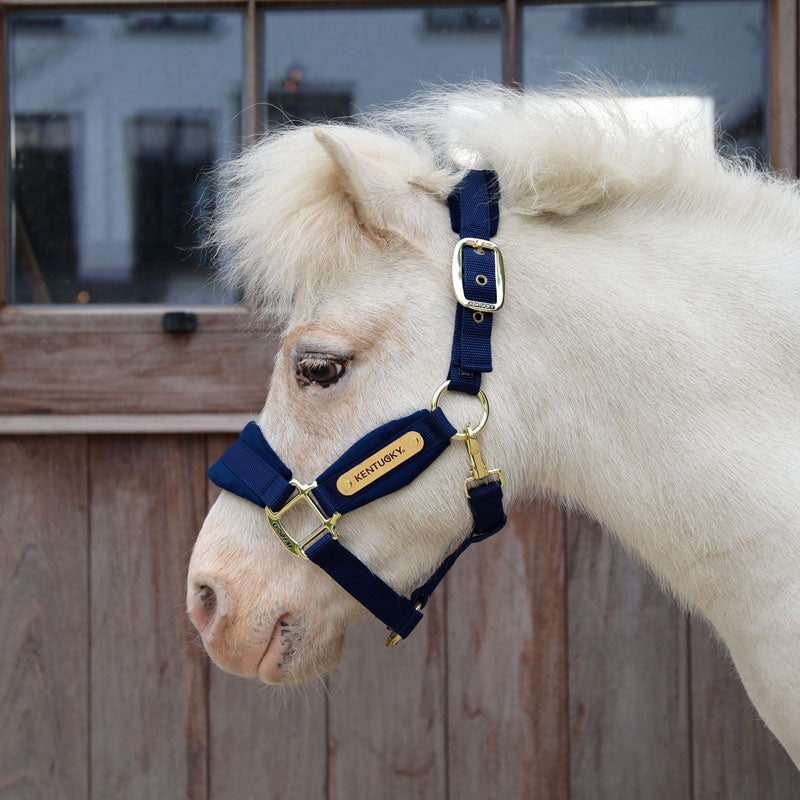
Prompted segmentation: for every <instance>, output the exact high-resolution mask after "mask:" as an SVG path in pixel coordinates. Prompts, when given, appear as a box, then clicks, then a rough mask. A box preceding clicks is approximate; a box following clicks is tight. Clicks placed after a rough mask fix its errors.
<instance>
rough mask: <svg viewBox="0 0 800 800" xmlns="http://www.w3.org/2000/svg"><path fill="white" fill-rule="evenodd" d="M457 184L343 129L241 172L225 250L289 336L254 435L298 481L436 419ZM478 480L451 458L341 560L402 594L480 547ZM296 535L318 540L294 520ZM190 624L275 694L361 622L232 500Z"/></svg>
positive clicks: (368, 520)
mask: <svg viewBox="0 0 800 800" xmlns="http://www.w3.org/2000/svg"><path fill="white" fill-rule="evenodd" d="M457 180H458V175H456V174H454V173H453V172H452V171H444V170H442V171H440V170H438V169H437V168H436V166H435V165H434V164H433V161H432V158H431V157H430V155H429V154H427V155H426V153H425V152H424V151H423V150H420V149H418V147H417V146H415V145H414V144H413V143H412V142H410V141H409V140H408V139H406V138H403V137H400V136H397V135H392V134H389V133H386V132H379V131H375V130H365V129H360V128H354V127H345V126H324V127H315V128H311V127H307V128H299V129H296V130H292V131H290V132H287V133H284V134H282V135H280V136H277V137H272V138H268V139H266V140H265V141H264V142H263V143H262V144H260V145H258V146H256V147H254V148H253V149H251V150H249V151H248V152H247V153H246V154H245V155H244V156H243V157H242V158H240V159H239V160H238V161H237V162H235V163H233V164H231V165H229V167H228V173H227V175H226V176H225V192H224V193H223V195H222V198H221V206H220V214H219V217H218V221H217V229H216V237H217V240H218V241H219V242H220V243H221V244H222V247H223V248H224V251H225V252H224V256H225V258H226V259H227V262H228V263H229V264H230V267H229V270H230V272H229V275H230V276H231V277H233V278H234V279H235V280H236V282H237V283H238V284H239V285H240V286H243V287H244V290H245V292H246V295H247V297H248V298H249V299H250V301H251V303H253V304H254V305H257V306H258V307H260V308H263V309H266V310H267V311H268V313H269V314H270V315H271V317H272V318H273V319H275V318H280V319H281V321H282V323H283V328H282V335H281V346H280V351H279V354H278V357H277V359H276V362H275V367H274V370H273V373H272V382H271V386H270V389H269V393H268V396H267V400H266V405H265V406H264V409H263V411H262V413H261V415H260V417H259V419H258V425H259V427H260V428H261V430H262V432H263V433H264V435H265V436H266V437H267V438H268V440H269V442H270V444H271V445H272V447H273V448H274V449H275V451H276V452H277V453H278V454H279V456H280V457H281V459H282V460H283V461H284V462H285V463H286V464H287V466H289V468H290V469H291V470H292V472H293V474H294V475H295V477H297V478H298V479H299V480H300V481H302V482H310V481H311V480H313V478H314V477H315V476H316V475H318V474H319V473H320V472H322V471H323V469H324V468H325V467H327V466H328V465H329V464H330V463H331V462H332V461H334V460H335V458H336V457H337V456H338V455H340V454H341V453H342V452H344V451H345V450H346V449H347V448H348V447H349V446H350V445H351V444H352V443H353V442H354V441H355V440H356V439H358V438H359V437H361V436H362V435H364V434H365V433H367V432H368V431H370V430H372V429H373V428H375V427H377V426H378V425H380V424H382V423H384V422H387V421H389V420H392V419H395V418H398V417H403V416H405V415H407V414H409V413H411V412H413V411H416V410H417V409H420V408H423V407H426V406H427V404H428V403H429V401H430V396H431V394H432V392H433V390H434V389H435V388H436V386H437V385H438V384H439V383H441V381H442V380H444V378H445V377H446V373H447V367H448V364H449V354H450V344H451V340H452V319H453V309H454V299H453V293H452V284H451V279H450V267H449V263H450V258H451V254H452V249H453V243H454V241H455V239H456V238H457V237H456V236H455V234H453V232H452V230H451V227H450V218H449V212H448V209H447V204H446V198H447V195H448V194H449V192H450V191H451V189H452V187H453V185H454V184H455V183H456V181H457ZM459 403H461V405H459ZM445 405H446V406H447V409H448V413H450V412H451V410H453V416H452V419H453V420H454V423H455V420H457V419H459V413H463V415H464V423H466V422H467V421H469V418H470V416H471V417H472V418H474V419H473V423H477V420H478V417H479V416H480V405H479V404H478V403H477V401H476V400H474V399H471V400H470V399H466V398H465V399H462V400H461V401H458V400H455V399H452V400H451V399H448V400H446V401H445ZM461 406H463V411H462V407H461ZM455 409H458V411H455ZM451 449H452V448H451ZM467 466H468V463H467V459H466V457H465V455H464V454H463V453H459V454H458V455H455V454H453V453H450V452H448V453H445V455H444V456H443V457H442V458H440V459H439V460H438V461H437V462H436V463H434V465H433V466H432V467H431V468H430V469H428V470H426V471H425V473H424V474H423V475H422V476H421V477H420V478H418V479H417V480H416V481H415V482H414V483H413V484H412V485H411V486H409V487H407V488H406V489H405V490H402V491H400V492H398V493H396V494H395V495H392V496H389V497H386V498H383V499H381V500H380V501H377V502H375V503H372V504H370V505H368V506H366V507H364V508H361V509H358V510H356V511H353V512H352V513H349V514H347V515H346V517H344V518H343V519H342V521H341V522H340V523H339V526H338V531H339V535H340V539H341V541H342V543H343V544H344V545H345V546H346V547H347V548H348V549H350V550H351V551H352V552H353V553H354V554H355V555H356V556H357V557H358V558H359V559H361V560H362V561H363V562H364V563H365V564H367V565H368V566H369V568H370V569H371V570H372V571H373V572H375V573H376V574H378V575H379V576H380V577H381V578H383V580H385V581H386V582H387V583H388V584H389V585H391V586H392V587H393V588H394V589H396V590H397V591H398V592H400V593H404V594H407V593H408V592H409V591H410V590H411V589H413V588H414V587H415V586H416V585H419V584H420V583H422V582H423V581H424V580H425V579H426V578H427V577H428V576H429V575H430V574H431V572H432V571H433V570H434V569H435V567H436V566H437V565H438V564H439V563H440V562H441V561H442V560H443V558H444V557H445V556H446V554H447V552H448V550H450V549H452V547H453V546H454V545H455V543H456V542H457V541H458V540H459V539H461V538H463V536H464V535H465V534H466V532H467V531H468V530H469V527H470V519H471V517H470V514H469V509H468V506H467V504H466V502H465V500H464V496H463V492H462V489H461V484H462V482H463V479H464V477H465V473H468V469H467ZM309 511H310V509H309ZM286 526H287V528H292V529H294V531H295V532H296V533H297V534H299V533H300V532H302V531H303V530H307V531H311V530H313V527H315V526H314V522H313V520H312V519H310V517H309V516H305V515H304V514H303V513H302V511H299V510H298V511H297V512H295V511H292V512H291V513H290V514H289V515H288V516H287V521H286ZM304 526H305V527H304ZM188 607H189V613H190V615H191V617H192V620H193V621H194V623H195V625H196V626H197V627H198V629H199V630H200V632H201V635H202V637H203V641H204V644H205V646H206V649H207V650H208V652H209V653H210V654H211V656H212V657H213V658H214V660H215V661H216V662H217V663H218V664H219V665H220V666H221V667H223V668H225V669H227V670H229V671H232V672H236V673H239V674H242V675H246V676H254V675H258V677H260V678H261V679H262V680H264V681H267V682H278V681H297V680H302V679H305V678H308V677H310V676H313V675H316V674H320V673H322V672H324V671H326V670H328V669H330V668H331V667H332V666H333V665H334V664H335V663H336V662H337V661H338V659H339V656H340V653H341V649H342V644H343V640H344V632H345V628H346V626H347V625H348V624H349V623H350V622H351V621H352V620H354V619H355V618H357V617H359V616H361V615H363V614H365V613H366V612H365V611H364V609H363V608H362V607H361V606H360V605H359V604H358V603H357V602H356V601H355V600H354V599H353V598H352V597H351V596H350V595H349V594H347V593H346V592H345V591H344V590H343V589H341V588H340V587H339V586H338V585H337V584H336V583H335V582H334V581H333V580H332V579H331V578H330V577H328V576H327V575H326V574H325V573H324V572H323V571H322V570H320V569H319V568H317V567H316V566H315V565H314V564H312V563H311V562H309V561H306V560H303V559H300V558H297V557H295V556H294V555H292V554H291V553H289V552H288V551H287V550H286V549H285V548H284V547H283V545H282V544H281V542H280V541H279V540H278V539H277V538H276V536H275V535H274V534H273V532H272V530H271V528H270V526H269V523H268V520H267V519H266V516H265V514H264V511H263V509H261V508H260V507H258V506H256V505H254V504H252V503H250V502H248V501H246V500H244V499H242V498H240V497H238V496H236V495H233V494H231V493H228V492H225V491H223V492H222V494H221V495H220V497H219V499H218V500H217V501H216V503H215V504H214V506H213V508H212V509H211V510H210V512H209V514H208V517H207V518H206V520H205V523H204V525H203V528H202V530H201V531H200V535H199V537H198V540H197V543H196V545H195V548H194V553H193V555H192V560H191V565H190V570H189V584H188Z"/></svg>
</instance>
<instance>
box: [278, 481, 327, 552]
mask: <svg viewBox="0 0 800 800" xmlns="http://www.w3.org/2000/svg"><path fill="white" fill-rule="evenodd" d="M289 483H291V484H292V486H294V488H295V489H297V493H296V494H293V495H292V496H291V497H290V498H289V500H288V501H287V502H286V504H285V505H284V506H283V508H281V509H280V510H279V511H273V510H272V509H271V508H269V507H265V508H264V511H265V512H266V514H267V519H268V520H269V524H270V527H271V528H272V530H273V531H275V535H276V536H277V537H278V539H280V541H281V543H282V544H283V546H284V547H285V548H286V549H287V550H288V551H289V552H290V553H294V555H296V556H300V558H308V556H307V555H306V550H307V549H308V548H309V547H311V545H312V544H314V542H315V541H316V540H317V539H319V538H320V537H321V536H324V535H325V534H326V533H329V534H330V535H331V536H333V538H334V539H338V538H339V535H338V534H337V533H336V522H337V520H338V519H339V517H341V516H342V515H341V514H339V513H338V512H337V513H335V514H334V515H333V516H332V517H326V516H325V514H324V513H323V511H322V509H321V508H320V507H319V506H318V505H317V501H316V500H315V499H314V497H313V495H312V494H311V491H312V490H313V489H316V488H317V482H316V481H314V482H313V483H309V484H308V485H306V484H304V483H300V482H299V481H296V480H294V479H292V480H291V481H289ZM301 500H305V501H306V502H307V503H308V504H309V505H310V506H311V508H312V509H313V510H314V513H315V514H316V515H317V516H318V517H319V519H320V522H321V523H322V524H321V525H320V526H319V527H318V528H316V529H315V530H314V532H313V533H312V534H311V535H310V536H307V537H306V538H305V539H301V540H299V541H298V540H297V539H294V538H292V537H291V536H290V535H289V534H288V532H287V531H286V528H284V527H283V523H282V522H281V517H282V516H283V515H284V514H285V513H286V512H287V511H289V509H291V508H293V507H294V506H295V505H297V503H299V502H300V501H301Z"/></svg>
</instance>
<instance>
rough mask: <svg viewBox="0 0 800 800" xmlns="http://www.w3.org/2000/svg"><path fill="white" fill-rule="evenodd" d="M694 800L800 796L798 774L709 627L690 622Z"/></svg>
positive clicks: (784, 799)
mask: <svg viewBox="0 0 800 800" xmlns="http://www.w3.org/2000/svg"><path fill="white" fill-rule="evenodd" d="M691 665H692V669H691V673H692V758H693V762H694V798H695V800H788V798H796V797H800V772H798V771H797V769H796V768H795V767H794V765H793V764H792V760H791V759H790V758H789V756H788V755H787V754H786V751H785V750H784V749H783V747H781V745H780V744H779V743H778V742H777V741H776V740H775V737H774V736H772V734H771V733H770V732H769V730H768V729H767V728H766V727H765V726H764V724H763V723H762V722H761V719H760V718H759V717H758V714H757V713H756V711H755V709H754V708H753V706H752V704H751V703H750V700H749V698H748V697H747V694H746V693H745V690H744V688H743V687H742V684H741V681H740V680H739V678H738V676H737V675H736V673H735V670H734V668H733V665H732V663H731V661H730V657H729V656H728V654H727V651H726V650H725V648H724V646H723V645H722V644H719V643H717V642H715V641H713V639H712V632H711V630H710V626H708V624H707V623H705V622H704V621H702V620H700V619H699V618H696V617H693V618H692V620H691Z"/></svg>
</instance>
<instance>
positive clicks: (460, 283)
mask: <svg viewBox="0 0 800 800" xmlns="http://www.w3.org/2000/svg"><path fill="white" fill-rule="evenodd" d="M465 247H471V248H472V249H473V250H474V251H475V252H476V253H477V254H478V255H483V253H484V251H485V250H491V251H492V252H493V253H494V283H495V291H496V293H497V299H496V300H495V302H494V303H485V302H483V301H482V300H470V299H469V298H468V297H467V296H466V294H464V248H465ZM453 291H454V292H455V294H456V300H458V302H459V303H460V304H461V305H462V306H464V307H465V308H471V309H472V310H473V311H485V312H489V313H494V312H495V311H499V310H500V309H501V308H502V307H503V303H504V301H505V296H506V273H505V267H504V266H503V254H502V253H501V252H500V248H499V247H498V246H497V245H496V244H494V243H493V242H490V241H489V240H488V239H471V238H467V239H459V241H458V244H457V245H456V249H455V250H454V251H453Z"/></svg>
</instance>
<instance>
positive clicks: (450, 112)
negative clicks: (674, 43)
mask: <svg viewBox="0 0 800 800" xmlns="http://www.w3.org/2000/svg"><path fill="white" fill-rule="evenodd" d="M320 128H321V126H320V125H314V126H311V125H309V126H302V127H299V128H288V129H284V130H282V131H280V132H277V133H272V134H270V135H268V136H264V137H263V138H262V139H261V140H260V141H258V142H256V143H255V144H253V145H251V146H249V147H247V148H246V149H245V150H244V152H243V153H242V155H241V156H240V157H239V158H237V159H235V160H233V161H231V162H228V163H227V164H225V165H224V166H223V167H222V168H221V169H220V171H219V172H218V206H217V213H216V216H215V221H214V224H213V226H212V230H211V236H210V243H211V244H212V246H213V247H214V248H215V250H216V252H217V256H218V263H219V265H220V272H221V275H222V277H223V279H225V280H226V281H227V282H228V283H229V284H230V285H232V286H233V287H235V288H236V289H238V290H240V291H242V293H243V295H244V298H245V300H246V301H247V302H248V303H249V304H250V305H252V306H253V307H254V308H260V309H263V310H264V311H266V312H267V313H268V314H269V315H270V316H272V317H273V318H282V317H284V316H285V315H286V314H287V313H288V312H289V311H290V310H291V308H292V306H293V304H294V302H295V301H296V300H297V298H298V295H300V294H303V295H306V296H307V299H309V300H310V299H311V298H313V297H314V296H315V295H316V296H319V292H324V289H325V286H326V285H329V283H330V282H331V281H334V280H335V278H336V276H337V275H338V274H340V271H341V270H342V269H344V268H346V265H347V264H348V263H353V262H354V261H355V260H356V259H355V256H356V255H357V254H356V253H355V252H354V249H356V248H365V247H369V246H370V241H369V239H368V238H367V237H363V236H357V235H353V234H354V231H353V227H354V226H355V224H356V221H355V219H354V217H353V214H352V213H351V212H349V211H346V210H345V209H344V205H343V203H342V192H341V188H342V187H341V186H337V185H335V180H336V170H335V167H334V165H333V163H332V161H331V158H330V157H329V154H328V153H326V151H325V148H324V147H322V146H320V143H319V142H318V141H317V139H316V138H315V137H314V135H313V132H314V131H319V130H320ZM324 128H326V129H334V130H335V133H336V134H337V137H338V138H339V139H340V140H343V141H346V142H347V143H348V144H349V145H351V146H352V148H353V150H354V151H355V152H356V153H357V156H358V158H359V160H363V162H364V164H365V170H364V171H365V172H366V173H372V177H371V178H370V177H369V176H367V178H366V179H367V180H370V179H374V180H378V179H379V176H378V173H380V179H381V180H382V181H384V182H386V184H387V189H389V191H388V192H387V193H386V206H387V208H386V210H385V217H386V225H387V227H388V228H391V227H392V221H393V220H392V219H391V216H392V208H391V206H392V204H393V203H394V204H395V205H400V204H402V203H406V204H408V203H409V201H410V198H409V197H408V196H403V197H401V196H400V192H401V191H404V190H405V188H406V187H408V185H409V184H410V185H411V186H412V187H414V188H416V189H417V190H418V191H419V190H420V189H422V190H424V191H427V192H429V193H433V194H434V195H436V196H438V197H440V198H441V199H442V200H444V198H446V196H447V194H448V193H449V191H450V190H451V188H452V187H453V186H454V185H455V183H456V182H457V180H458V177H459V173H461V172H463V170H464V169H465V168H487V169H493V170H495V171H496V172H497V173H498V175H499V179H500V186H501V191H502V197H503V205H502V213H505V214H508V213H518V214H524V215H536V214H548V213H549V214H557V215H564V216H568V215H574V214H577V213H579V212H581V211H582V210H584V209H589V208H600V207H601V206H602V205H604V204H610V203H618V202H624V201H631V202H636V201H637V200H638V201H640V202H647V203H649V204H652V203H656V204H666V205H669V206H672V207H673V208H674V207H675V206H682V207H686V206H692V207H694V208H696V209H697V214H698V216H699V217H701V218H702V217H703V216H708V215H717V214H720V213H723V214H730V215H741V217H742V219H743V220H745V219H747V220H750V221H751V222H752V219H753V218H759V217H761V218H763V219H764V220H765V224H770V225H773V226H775V227H776V230H777V229H780V230H781V231H782V233H783V235H786V234H787V233H788V232H790V231H797V229H798V225H799V224H800V222H798V220H800V216H799V215H798V207H797V202H796V192H795V190H794V188H793V187H792V185H791V184H789V183H787V182H784V181H782V180H780V179H777V178H775V177H774V176H769V175H767V174H765V173H763V172H760V171H758V170H756V169H755V168H754V166H753V164H752V163H751V160H750V159H747V158H741V157H739V158H730V157H728V158H723V157H721V156H719V155H718V154H716V153H715V152H713V148H710V147H707V146H703V143H702V142H700V141H699V139H698V137H697V130H696V126H693V125H692V124H691V122H689V123H687V122H685V121H684V122H683V123H676V125H675V126H674V127H672V128H670V129H666V130H665V129H664V128H663V126H657V125H656V124H655V123H653V124H649V125H648V124H647V123H644V124H643V123H642V122H641V120H638V121H637V122H636V123H634V122H633V121H632V120H631V117H630V115H629V113H628V112H627V111H626V108H625V107H624V104H623V101H622V98H621V97H620V96H619V95H616V94H615V93H614V92H613V90H611V89H609V88H603V87H596V86H595V87H591V86H590V87H588V88H587V87H581V88H579V89H573V90H569V91H566V92H561V93H559V94H552V93H551V94H540V93H520V92H516V91H513V90H510V89H505V88H502V87H500V86H497V85H494V84H485V83H480V84H471V85H467V86H464V87H459V88H445V89H440V90H433V91H429V92H426V93H423V94H420V95H418V96H417V97H416V98H413V99H412V100H409V101H405V102H403V103H402V104H398V105H397V106H395V107H391V108H386V109H381V110H378V111H375V112H371V113H368V114H365V115H363V116H362V117H360V118H359V119H358V125H357V126H356V127H353V126H349V125H344V124H341V123H339V124H337V123H328V124H326V125H325V126H324ZM392 179H393V180H394V181H395V182H396V187H395V188H394V190H393V191H392V190H391V186H390V184H389V181H391V180H392ZM767 211H769V214H767V213H766V212H767ZM717 218H718V217H717ZM420 235H421V236H424V232H420Z"/></svg>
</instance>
